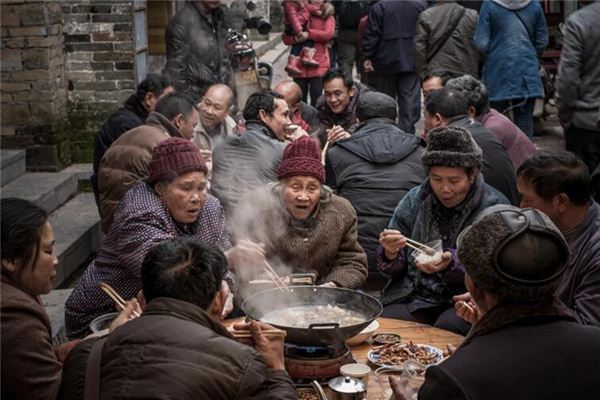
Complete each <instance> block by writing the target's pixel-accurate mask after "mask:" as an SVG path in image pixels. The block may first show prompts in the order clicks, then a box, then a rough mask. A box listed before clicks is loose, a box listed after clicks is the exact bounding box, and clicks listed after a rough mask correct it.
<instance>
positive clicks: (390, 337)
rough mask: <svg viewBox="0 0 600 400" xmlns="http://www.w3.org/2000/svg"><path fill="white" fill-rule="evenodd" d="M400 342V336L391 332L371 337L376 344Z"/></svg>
mask: <svg viewBox="0 0 600 400" xmlns="http://www.w3.org/2000/svg"><path fill="white" fill-rule="evenodd" d="M401 340H402V338H401V337H400V335H398V334H396V333H391V332H381V333H378V334H376V335H373V342H375V343H377V344H389V343H400V341H401Z"/></svg>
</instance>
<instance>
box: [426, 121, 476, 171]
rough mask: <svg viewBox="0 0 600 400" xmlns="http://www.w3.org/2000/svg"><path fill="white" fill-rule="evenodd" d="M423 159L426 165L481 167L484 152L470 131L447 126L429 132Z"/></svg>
mask: <svg viewBox="0 0 600 400" xmlns="http://www.w3.org/2000/svg"><path fill="white" fill-rule="evenodd" d="M421 160H422V162H423V165H425V166H426V167H436V166H437V167H462V168H479V169H481V160H482V152H481V149H480V148H479V146H478V145H477V143H476V142H475V140H474V139H473V137H472V136H471V133H470V132H469V131H467V130H466V129H464V128H460V127H456V126H446V127H443V128H435V129H432V130H431V131H430V132H429V133H428V135H427V149H426V150H425V153H424V154H423V157H422V158H421Z"/></svg>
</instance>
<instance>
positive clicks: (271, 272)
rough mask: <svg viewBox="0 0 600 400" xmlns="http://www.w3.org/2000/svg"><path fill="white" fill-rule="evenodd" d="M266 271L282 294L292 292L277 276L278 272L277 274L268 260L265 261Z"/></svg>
mask: <svg viewBox="0 0 600 400" xmlns="http://www.w3.org/2000/svg"><path fill="white" fill-rule="evenodd" d="M264 270H265V272H266V273H267V275H268V276H269V278H271V280H272V281H273V283H274V284H275V286H277V288H278V289H279V290H281V291H282V292H286V291H287V292H291V290H290V288H288V286H287V284H286V283H285V282H284V281H283V279H281V277H280V276H279V275H277V272H275V270H274V269H273V267H272V266H271V264H269V262H268V261H267V260H265V268H264Z"/></svg>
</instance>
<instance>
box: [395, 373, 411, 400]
mask: <svg viewBox="0 0 600 400" xmlns="http://www.w3.org/2000/svg"><path fill="white" fill-rule="evenodd" d="M389 382H390V387H391V388H392V397H390V400H412V399H413V396H414V392H413V390H412V389H411V388H410V387H409V385H408V379H407V378H406V377H399V376H393V375H391V376H390V377H389Z"/></svg>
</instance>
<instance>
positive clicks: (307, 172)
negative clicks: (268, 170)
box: [277, 136, 325, 183]
mask: <svg viewBox="0 0 600 400" xmlns="http://www.w3.org/2000/svg"><path fill="white" fill-rule="evenodd" d="M292 176H312V177H314V178H316V179H318V180H319V181H320V182H321V183H325V168H324V167H323V164H321V150H320V147H319V144H318V143H317V142H316V141H315V140H314V139H311V138H310V137H308V136H303V137H301V138H300V139H297V140H295V141H293V142H292V143H290V144H289V145H288V146H287V147H286V148H285V150H284V151H283V159H282V160H281V164H280V165H279V169H278V170H277V178H278V179H279V180H282V179H285V178H289V177H292Z"/></svg>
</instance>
